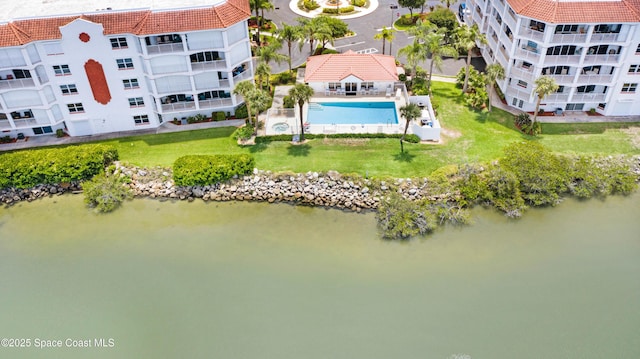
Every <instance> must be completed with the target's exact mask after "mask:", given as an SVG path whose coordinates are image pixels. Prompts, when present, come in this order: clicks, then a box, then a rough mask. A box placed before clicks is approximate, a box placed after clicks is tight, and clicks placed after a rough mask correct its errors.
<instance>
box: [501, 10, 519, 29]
mask: <svg viewBox="0 0 640 359" xmlns="http://www.w3.org/2000/svg"><path fill="white" fill-rule="evenodd" d="M504 21H505V22H506V23H507V25H509V28H510V29H512V30H513V29H515V28H516V24H517V23H518V20H516V18H515V17H514V16H513V15H512V14H511V11H509V10H507V15H506V16H505V17H504Z"/></svg>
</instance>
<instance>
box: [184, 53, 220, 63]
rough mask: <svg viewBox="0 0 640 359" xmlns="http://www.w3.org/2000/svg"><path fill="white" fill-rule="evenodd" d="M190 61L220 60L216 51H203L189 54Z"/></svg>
mask: <svg viewBox="0 0 640 359" xmlns="http://www.w3.org/2000/svg"><path fill="white" fill-rule="evenodd" d="M189 58H190V59H191V62H210V61H216V60H220V55H219V54H218V52H217V51H205V52H199V53H197V54H191V56H189Z"/></svg>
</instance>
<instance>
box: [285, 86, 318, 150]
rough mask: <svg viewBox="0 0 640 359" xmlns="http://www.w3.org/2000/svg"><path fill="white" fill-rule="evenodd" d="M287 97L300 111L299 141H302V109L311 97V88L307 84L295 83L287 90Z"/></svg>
mask: <svg viewBox="0 0 640 359" xmlns="http://www.w3.org/2000/svg"><path fill="white" fill-rule="evenodd" d="M289 96H291V98H292V99H293V101H294V102H297V103H298V107H299V110H300V141H304V119H303V118H302V117H303V115H302V108H303V107H304V104H305V102H308V101H309V100H310V99H311V97H313V88H311V86H309V85H307V84H301V83H297V84H295V86H293V87H292V88H291V89H290V90H289Z"/></svg>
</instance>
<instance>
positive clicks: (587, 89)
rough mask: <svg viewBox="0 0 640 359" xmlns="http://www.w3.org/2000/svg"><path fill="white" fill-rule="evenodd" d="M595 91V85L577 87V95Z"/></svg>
mask: <svg viewBox="0 0 640 359" xmlns="http://www.w3.org/2000/svg"><path fill="white" fill-rule="evenodd" d="M595 90H596V86H595V85H587V86H578V93H591V92H594V91H595Z"/></svg>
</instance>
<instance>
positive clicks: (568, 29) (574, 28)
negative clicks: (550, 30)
mask: <svg viewBox="0 0 640 359" xmlns="http://www.w3.org/2000/svg"><path fill="white" fill-rule="evenodd" d="M576 32H578V25H556V31H555V32H554V33H555V34H575V33H576Z"/></svg>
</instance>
